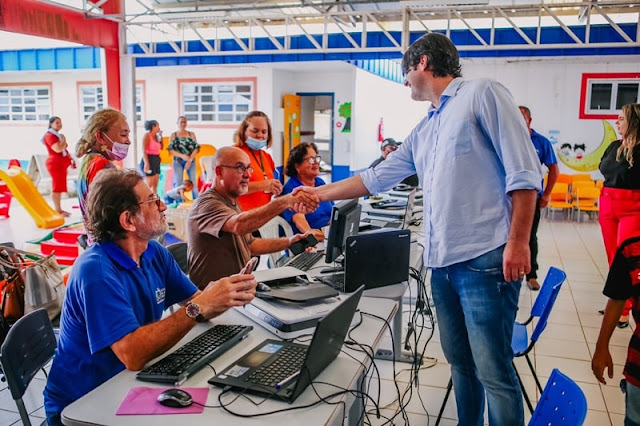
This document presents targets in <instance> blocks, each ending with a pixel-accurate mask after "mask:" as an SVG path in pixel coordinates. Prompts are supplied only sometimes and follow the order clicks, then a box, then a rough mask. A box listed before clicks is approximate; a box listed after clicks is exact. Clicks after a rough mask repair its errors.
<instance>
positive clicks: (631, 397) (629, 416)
mask: <svg viewBox="0 0 640 426" xmlns="http://www.w3.org/2000/svg"><path fill="white" fill-rule="evenodd" d="M603 293H604V295H605V296H607V297H608V298H609V301H608V302H607V307H606V308H605V311H604V318H603V320H602V326H601V327H600V335H599V336H598V342H597V343H596V350H595V353H594V354H593V359H592V360H591V370H592V371H593V375H594V376H595V377H596V379H598V381H599V382H600V383H603V384H606V381H605V379H604V374H603V373H604V370H605V368H606V369H607V373H608V376H609V378H610V379H612V378H613V360H612V358H611V353H610V352H609V341H610V340H611V335H612V334H613V331H614V330H615V329H616V325H617V324H618V319H619V318H620V312H622V308H623V307H624V304H625V301H626V300H627V299H630V300H631V301H632V307H631V313H632V314H633V318H634V319H635V321H636V328H635V330H634V331H633V337H632V338H631V341H630V342H629V350H628V352H627V362H626V365H625V366H624V370H623V372H622V374H623V375H624V379H623V380H622V382H621V383H620V387H621V388H622V391H623V392H624V393H626V397H625V399H626V417H625V423H624V424H625V425H628V426H629V425H640V328H638V326H637V324H638V322H640V305H639V304H640V237H633V238H629V239H627V240H626V241H625V242H623V243H622V244H621V245H620V248H618V251H617V253H616V256H615V258H614V259H613V263H612V264H611V269H610V270H609V276H608V277H607V282H606V284H605V286H604V291H603Z"/></svg>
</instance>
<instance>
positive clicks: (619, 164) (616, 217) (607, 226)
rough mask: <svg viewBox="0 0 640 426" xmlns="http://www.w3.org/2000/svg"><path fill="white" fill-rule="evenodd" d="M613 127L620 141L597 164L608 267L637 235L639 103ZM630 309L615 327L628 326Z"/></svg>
mask: <svg viewBox="0 0 640 426" xmlns="http://www.w3.org/2000/svg"><path fill="white" fill-rule="evenodd" d="M616 126H617V128H618V133H619V134H620V135H621V136H622V138H621V139H620V140H617V141H615V142H612V143H611V145H609V147H607V150H606V151H605V152H604V154H603V156H602V160H601V161H600V172H602V175H603V176H604V187H603V188H602V194H601V195H600V227H601V228H602V236H603V238H604V247H605V250H606V251H607V259H608V260H609V266H611V262H613V258H614V256H615V253H616V249H617V248H618V247H619V246H620V244H621V243H622V242H623V241H624V240H626V239H627V238H629V237H633V236H638V235H640V104H628V105H625V106H623V107H622V112H621V113H620V115H619V116H618V120H616ZM630 309H631V302H630V301H627V303H626V304H625V307H624V310H623V311H622V315H621V316H620V320H619V321H618V327H620V328H625V327H627V326H629V311H630Z"/></svg>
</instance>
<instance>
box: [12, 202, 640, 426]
mask: <svg viewBox="0 0 640 426" xmlns="http://www.w3.org/2000/svg"><path fill="white" fill-rule="evenodd" d="M72 204H73V201H72V200H64V203H63V206H64V207H67V208H68V209H70V208H71V205H72ZM73 211H74V215H73V216H72V217H71V218H70V220H68V221H67V223H69V222H73V221H77V220H79V218H80V217H79V213H78V212H77V209H76V210H73ZM11 215H12V218H11V219H4V218H0V241H7V240H14V241H16V242H18V243H20V242H24V241H26V240H28V239H30V238H34V237H37V236H42V235H44V234H46V233H47V231H44V230H39V229H37V228H36V227H35V225H34V224H33V221H32V220H31V218H30V217H29V216H27V215H26V213H25V211H24V210H23V209H22V208H21V207H20V206H19V205H18V204H17V203H15V205H14V206H12V210H11ZM557 216H558V218H557V219H556V220H554V221H552V222H549V221H547V220H546V219H545V218H543V219H542V221H541V223H540V230H539V233H538V237H539V242H540V256H539V263H540V267H541V270H540V271H539V276H540V277H544V275H545V274H546V271H547V269H548V267H549V266H556V267H559V268H561V269H563V270H564V271H566V273H567V282H566V283H565V285H564V286H563V288H562V291H561V292H560V295H559V296H558V300H557V302H556V305H555V307H554V309H553V312H552V314H551V317H550V320H549V325H548V326H547V329H546V330H545V331H544V333H543V334H542V337H541V339H540V341H539V342H538V344H537V345H536V347H535V349H534V351H533V358H532V360H533V362H534V363H535V367H536V371H537V372H538V375H539V376H540V378H541V380H542V382H543V386H544V384H545V383H546V379H547V378H548V376H549V374H550V373H551V371H552V369H553V368H559V369H560V370H561V371H562V372H564V373H565V374H567V375H568V376H569V377H571V378H572V379H574V380H575V381H576V382H578V384H579V385H580V387H581V388H582V390H583V391H584V393H585V395H586V397H587V403H588V407H589V411H588V414H587V420H586V423H585V424H586V425H593V426H603V425H622V424H623V418H624V399H623V396H622V394H621V392H620V389H619V388H618V382H619V381H620V378H621V371H622V367H623V365H624V360H625V357H626V347H627V344H628V341H629V339H630V337H631V333H632V328H633V327H635V324H634V323H633V322H632V324H631V327H629V328H627V329H624V330H620V329H617V330H616V331H615V333H614V336H613V339H612V342H611V343H612V346H611V353H612V356H613V359H614V363H615V377H614V379H613V380H610V381H608V382H607V385H606V386H604V385H600V384H598V382H597V381H596V379H595V378H594V377H593V375H592V373H591V365H590V358H591V355H592V353H593V350H594V347H595V342H596V339H597V336H598V330H599V326H600V321H601V319H602V316H600V315H599V314H598V312H597V311H598V310H599V309H601V308H603V307H604V305H605V302H606V299H605V297H604V296H603V295H602V287H603V283H604V279H605V277H606V273H607V261H606V256H605V253H604V248H603V245H602V238H601V236H600V228H599V226H598V224H597V223H596V222H594V221H586V222H583V223H580V224H578V223H573V222H565V221H561V220H560V218H559V215H557ZM536 294H537V293H534V292H531V291H529V289H528V288H526V287H523V289H522V291H521V294H520V312H519V314H518V317H519V318H520V319H525V318H527V316H528V312H529V309H530V307H531V305H532V302H533V300H535V297H536ZM404 308H405V310H408V309H409V306H407V305H405V307H404ZM428 334H429V333H428V330H426V331H425V333H424V334H423V340H424V339H426V337H427V336H428ZM439 341H440V340H439V336H438V331H437V327H436V329H435V330H434V333H433V338H432V340H431V341H430V342H429V344H428V345H427V350H426V354H425V355H426V356H428V357H432V358H434V359H435V360H433V361H431V360H427V361H426V362H425V366H424V367H423V368H422V369H421V370H420V372H419V383H420V385H419V387H418V389H417V390H416V389H415V388H414V389H413V394H412V398H411V400H410V401H409V403H408V404H407V406H406V412H407V417H408V420H409V423H410V424H416V425H417V424H419V425H424V424H427V421H428V420H429V424H434V421H435V417H436V415H437V413H438V410H439V408H440V404H441V401H442V399H443V397H444V393H445V390H446V386H447V382H448V380H449V368H448V365H447V364H446V362H445V359H444V356H443V354H442V349H441V348H440V344H439ZM377 365H378V368H379V370H380V375H381V379H382V380H381V384H380V389H381V398H380V406H381V407H384V408H383V409H382V410H381V414H382V416H386V417H392V416H393V415H394V413H395V412H396V410H397V407H398V404H397V401H395V392H396V391H395V385H394V383H393V381H392V380H393V368H392V364H391V362H386V361H377ZM516 366H517V368H518V371H519V372H520V374H521V375H522V376H523V380H524V382H525V386H527V389H528V392H529V395H536V396H538V395H537V392H536V388H535V384H534V381H533V377H532V376H531V375H530V373H529V370H528V367H527V366H526V363H525V361H524V360H523V359H517V360H516ZM407 367H408V366H407V365H406V364H405V365H403V364H396V369H397V373H398V375H397V383H398V386H399V388H400V391H401V392H403V393H404V390H405V389H406V387H407V383H408V381H409V374H408V372H407V371H401V370H402V369H406V368H407ZM44 384H45V379H44V376H43V375H42V374H39V375H38V376H37V377H36V378H35V379H34V381H33V382H32V384H31V386H30V387H29V389H28V391H27V395H26V397H25V401H26V406H27V409H28V410H29V412H30V413H31V415H32V416H33V418H34V419H33V420H34V421H37V422H40V421H42V418H43V417H44V411H43V409H42V389H43V388H44ZM377 389H378V385H377V382H376V381H372V386H371V392H370V393H371V395H377ZM369 408H371V407H369ZM525 413H526V409H525ZM427 416H429V419H427ZM527 417H528V416H527ZM369 419H370V420H371V423H372V424H376V425H377V424H382V423H384V419H383V418H382V417H381V419H376V417H375V415H370V416H369ZM394 423H395V424H405V422H404V420H403V419H402V415H399V416H398V417H396V418H395V419H394ZM456 423H457V422H456V410H455V401H454V398H453V397H451V398H450V399H449V403H448V404H447V407H446V409H445V411H444V417H443V421H442V422H441V424H442V425H446V426H450V425H454V424H456ZM18 424H21V422H20V420H19V416H18V413H17V410H16V406H15V404H14V402H13V400H12V399H11V395H10V393H9V390H8V389H7V387H6V383H0V425H18Z"/></svg>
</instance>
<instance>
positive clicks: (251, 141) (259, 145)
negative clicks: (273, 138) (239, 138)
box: [244, 137, 267, 151]
mask: <svg viewBox="0 0 640 426" xmlns="http://www.w3.org/2000/svg"><path fill="white" fill-rule="evenodd" d="M244 143H246V144H247V146H248V147H249V148H251V149H252V150H254V151H257V150H259V149H263V148H266V147H267V141H266V140H263V141H262V140H260V139H255V138H251V137H249V138H247V140H246V141H245V142H244Z"/></svg>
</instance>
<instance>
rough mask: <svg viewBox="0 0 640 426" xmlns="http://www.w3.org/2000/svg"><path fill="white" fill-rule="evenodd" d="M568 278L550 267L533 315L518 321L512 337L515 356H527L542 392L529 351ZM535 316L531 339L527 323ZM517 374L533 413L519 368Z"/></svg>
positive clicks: (538, 336) (532, 312) (532, 310)
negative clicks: (521, 321) (520, 321)
mask: <svg viewBox="0 0 640 426" xmlns="http://www.w3.org/2000/svg"><path fill="white" fill-rule="evenodd" d="M566 278H567V274H565V273H564V271H561V270H560V269H558V268H554V267H553V266H552V267H551V268H549V272H548V273H547V276H546V277H545V279H544V282H543V283H542V287H541V288H540V293H539V294H538V297H536V301H535V303H534V304H533V307H532V308H531V315H530V316H529V318H528V319H527V320H526V321H525V322H523V323H518V322H516V323H515V324H514V326H513V337H512V338H511V349H513V356H514V358H516V357H520V356H524V357H525V359H526V360H527V364H529V369H530V370H531V374H533V378H534V379H535V381H536V385H537V386H538V389H539V390H540V392H542V385H540V380H538V376H537V375H536V371H535V369H534V368H533V364H532V363H531V359H530V358H529V352H531V350H532V349H533V347H534V346H535V344H536V342H537V341H538V338H540V335H541V334H542V332H543V331H544V329H545V328H546V327H547V320H548V319H549V315H550V314H551V309H552V308H553V305H554V303H555V302H556V298H557V297H558V293H560V288H561V287H562V283H564V281H565V279H566ZM534 318H538V323H537V324H536V326H535V328H534V329H533V334H531V339H529V338H528V333H527V325H528V324H529V323H530V322H531V321H532V320H533V319H534ZM513 367H514V368H515V364H514V365H513ZM516 374H517V375H518V381H519V382H520V388H521V389H522V394H523V395H524V399H525V401H526V402H527V406H528V407H529V411H530V412H531V413H533V406H532V405H531V400H530V399H529V395H527V391H526V390H525V388H524V385H523V384H522V379H521V378H520V374H519V373H518V370H517V369H516Z"/></svg>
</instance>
